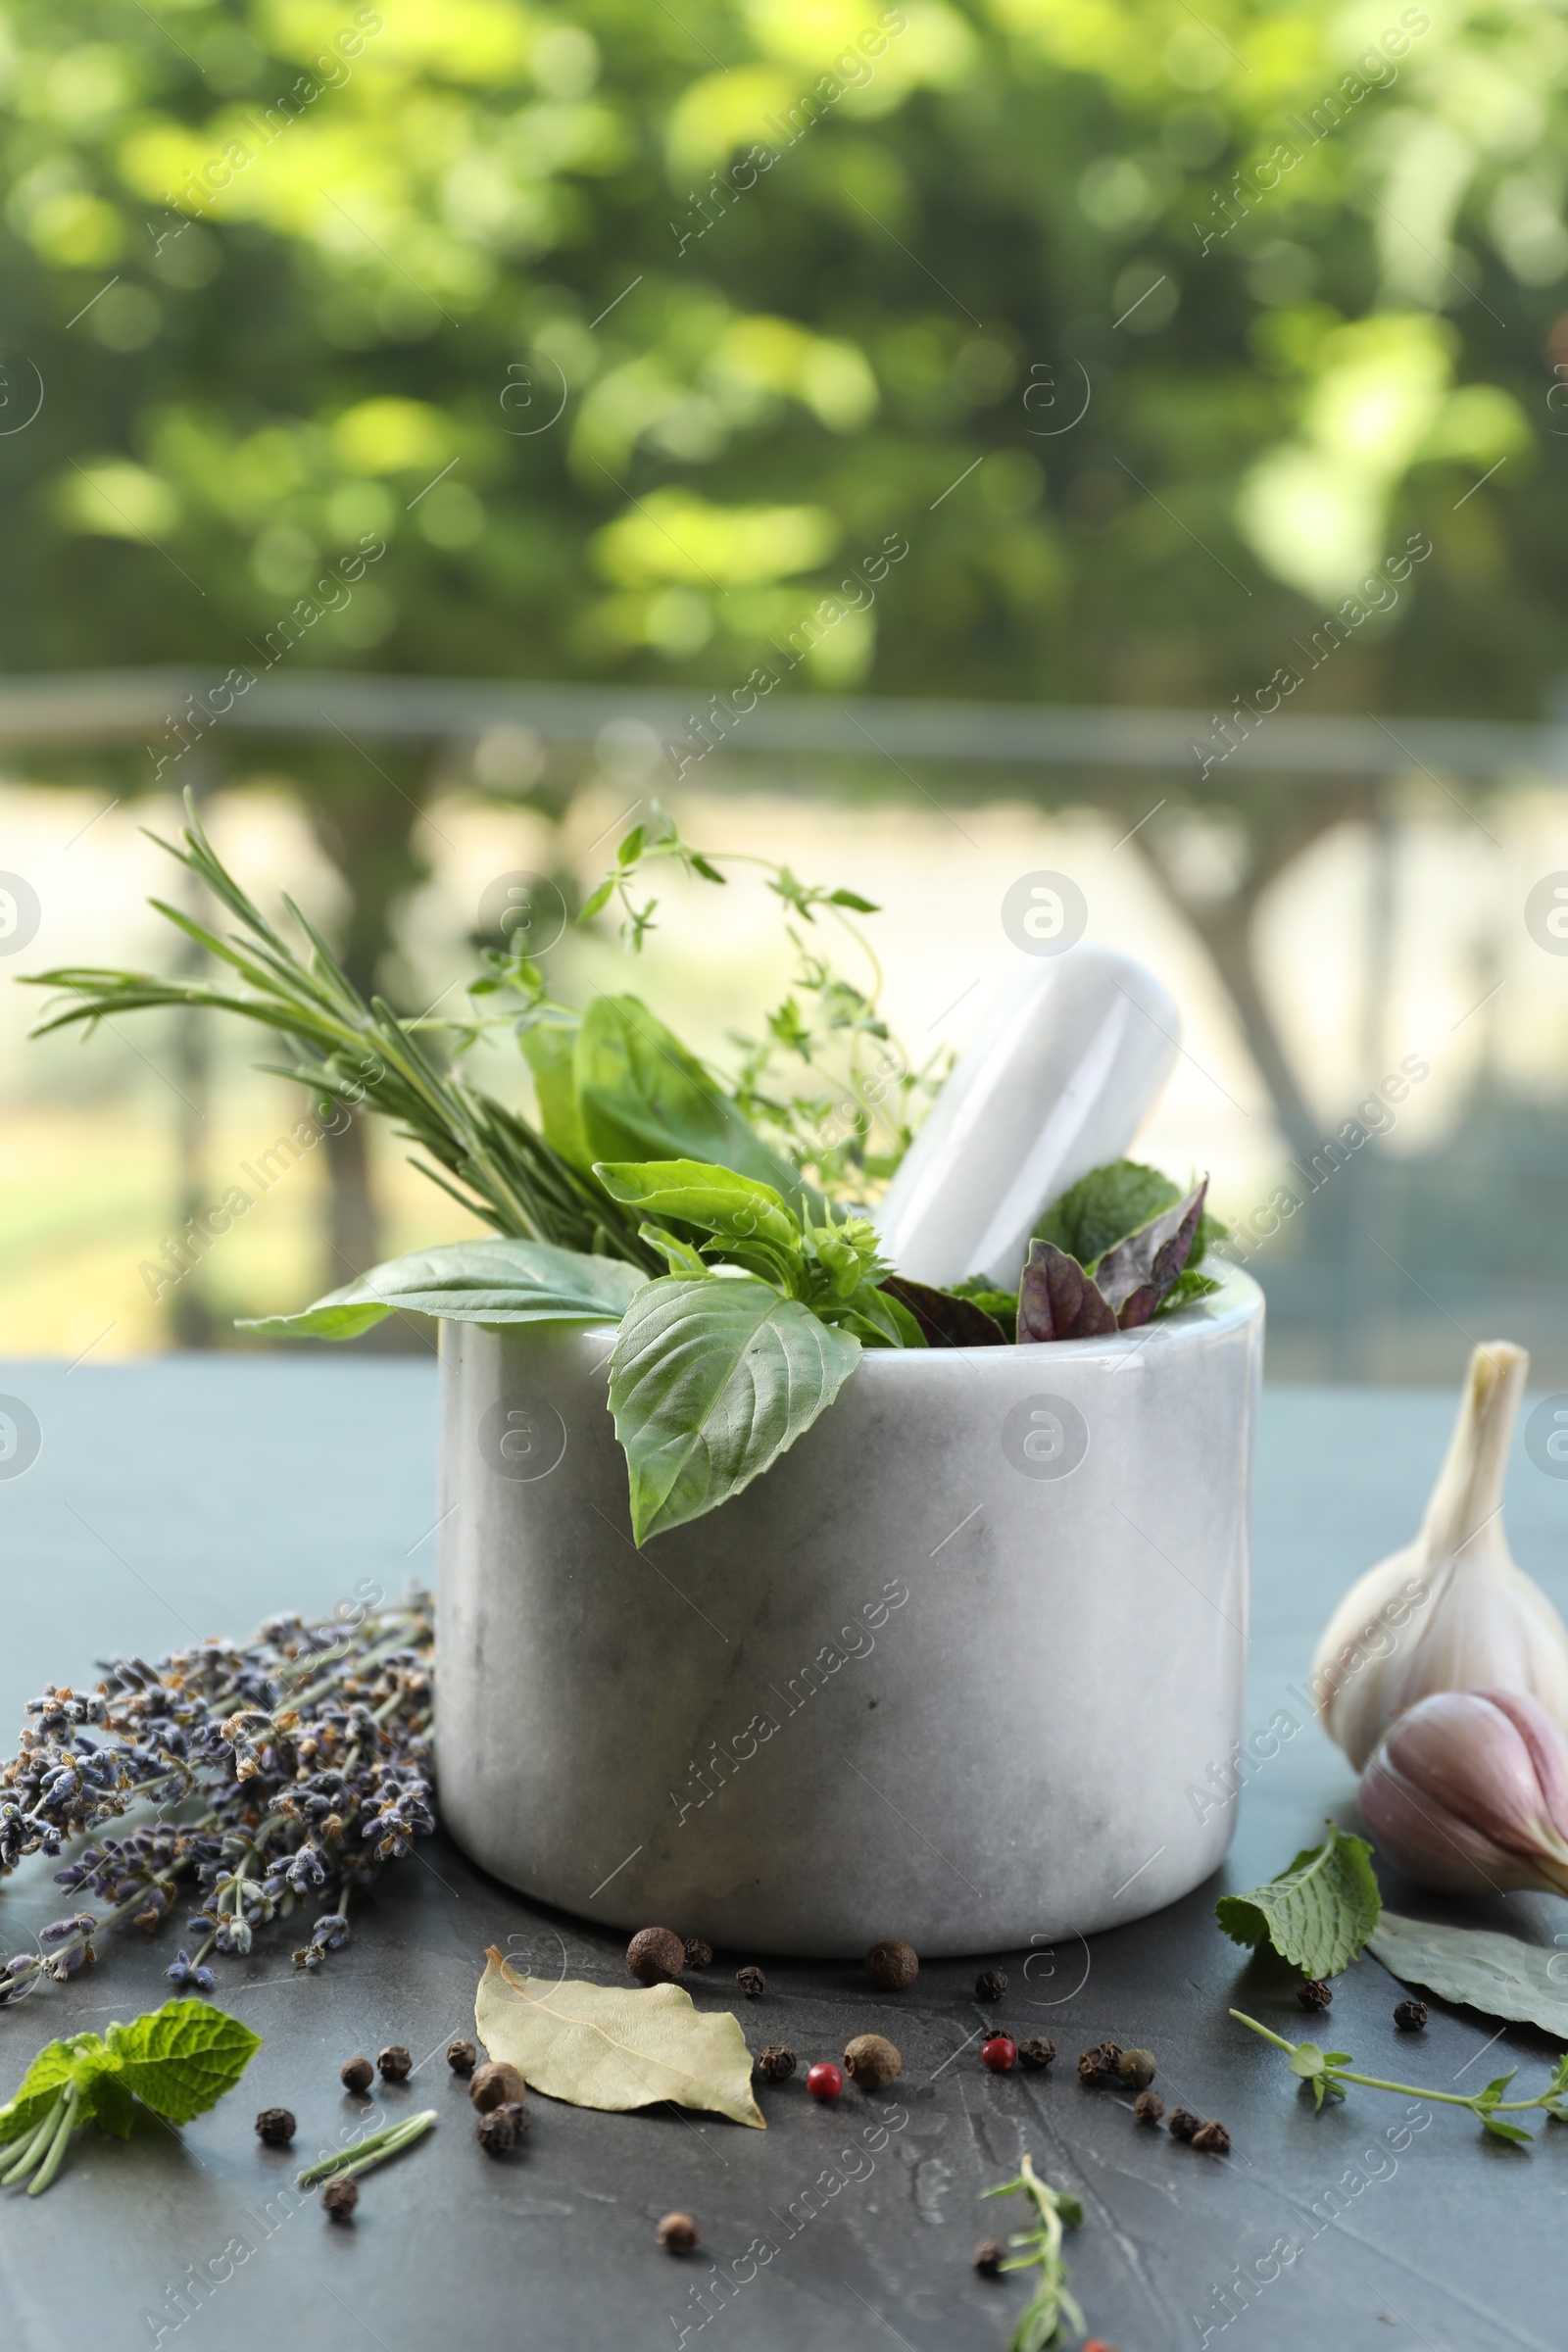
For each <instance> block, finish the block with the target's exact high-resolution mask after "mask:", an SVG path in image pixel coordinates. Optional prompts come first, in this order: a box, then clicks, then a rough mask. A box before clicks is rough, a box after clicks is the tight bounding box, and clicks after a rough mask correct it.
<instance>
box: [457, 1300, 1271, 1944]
mask: <svg viewBox="0 0 1568 2352" xmlns="http://www.w3.org/2000/svg"><path fill="white" fill-rule="evenodd" d="M1262 1330H1263V1301H1262V1296H1261V1294H1260V1292H1259V1291H1258V1289H1257V1287H1256V1285H1255V1284H1254V1283H1252V1282H1251V1281H1250V1279H1249V1278H1248V1277H1247V1276H1246V1275H1243V1274H1240V1273H1237V1272H1234V1271H1229V1272H1227V1273H1226V1274H1225V1277H1224V1282H1223V1288H1222V1290H1221V1291H1220V1292H1219V1294H1217V1295H1216V1296H1215V1297H1213V1298H1212V1299H1207V1300H1204V1301H1203V1302H1202V1303H1201V1304H1200V1305H1198V1306H1195V1307H1190V1308H1187V1309H1186V1310H1184V1311H1183V1312H1182V1313H1181V1314H1179V1315H1175V1316H1172V1317H1171V1318H1170V1319H1169V1320H1168V1321H1166V1322H1163V1323H1158V1324H1155V1325H1153V1326H1152V1328H1150V1329H1149V1330H1147V1331H1143V1332H1132V1333H1127V1334H1125V1335H1121V1334H1118V1335H1116V1336H1114V1337H1112V1338H1109V1339H1104V1340H1079V1341H1072V1342H1066V1343H1062V1344H1059V1345H1055V1346H1049V1347H1030V1348H964V1349H954V1350H932V1351H930V1352H926V1351H924V1350H913V1349H911V1350H909V1351H908V1352H907V1353H906V1352H895V1351H892V1350H887V1351H881V1350H877V1351H868V1352H867V1353H866V1354H865V1355H864V1357H863V1358H862V1360H861V1362H860V1365H859V1367H858V1370H857V1371H856V1372H855V1373H854V1374H853V1376H852V1377H851V1379H850V1380H849V1381H848V1382H847V1383H846V1385H845V1387H844V1389H843V1390H842V1391H841V1393H840V1395H839V1397H838V1398H837V1400H836V1402H835V1403H834V1404H833V1405H832V1407H831V1408H830V1410H829V1411H828V1412H827V1413H826V1414H824V1416H823V1417H822V1419H821V1420H820V1421H819V1422H818V1423H817V1424H816V1426H815V1428H813V1429H811V1430H810V1431H809V1432H808V1434H807V1435H806V1436H805V1437H804V1438H803V1439H801V1440H800V1442H799V1443H798V1444H797V1445H796V1446H795V1447H794V1448H793V1450H792V1451H791V1452H789V1453H787V1454H786V1455H784V1457H783V1458H782V1459H781V1460H780V1461H779V1462H778V1463H777V1464H775V1466H774V1468H773V1469H772V1470H770V1471H769V1472H768V1474H767V1475H766V1477H764V1478H761V1479H760V1480H758V1481H757V1483H756V1484H755V1485H753V1486H752V1487H751V1488H749V1489H748V1490H747V1492H746V1493H745V1494H744V1495H739V1496H738V1497H736V1498H735V1499H734V1500H733V1501H731V1502H728V1503H726V1504H725V1505H724V1506H723V1507H722V1509H720V1510H718V1511H716V1512H713V1513H712V1514H711V1515H710V1516H709V1517H708V1518H706V1519H701V1520H699V1521H697V1522H696V1523H695V1524H694V1525H692V1526H688V1527H682V1528H678V1529H676V1530H675V1531H674V1532H673V1533H671V1534H668V1535H664V1536H660V1537H656V1538H655V1539H653V1540H652V1541H651V1542H650V1544H648V1546H647V1548H646V1550H645V1551H643V1552H639V1551H638V1550H637V1549H636V1548H635V1547H634V1545H633V1544H632V1541H631V1534H630V1523H629V1519H628V1515H627V1507H626V1467H625V1461H624V1457H623V1456H622V1454H621V1451H620V1448H619V1447H618V1446H617V1445H616V1443H615V1439H614V1433H613V1425H612V1422H611V1418H610V1413H609V1409H608V1405H607V1403H606V1390H607V1384H608V1361H609V1356H610V1351H611V1348H612V1346H613V1331H611V1330H610V1329H609V1328H608V1327H606V1328H599V1327H596V1328H594V1329H591V1330H585V1329H583V1328H582V1327H580V1326H579V1327H575V1328H571V1329H567V1328H564V1327H554V1328H551V1327H544V1328H537V1329H529V1328H517V1327H513V1328H511V1329H502V1330H491V1329H484V1328H481V1327H479V1326H477V1325H472V1324H450V1323H449V1324H447V1325H445V1326H444V1327H443V1330H442V1335H441V1358H442V1375H441V1378H442V1399H443V1402H442V1413H443V1420H442V1464H443V1481H444V1494H443V1497H442V1502H443V1508H444V1509H445V1510H446V1511H447V1512H448V1513H449V1516H448V1517H447V1518H446V1519H445V1521H444V1523H443V1527H442V1536H441V1569H440V1586H439V1597H438V1640H439V1661H440V1705H439V1708H438V1711H437V1714H438V1725H439V1734H438V1759H437V1760H438V1767H439V1774H440V1796H441V1809H442V1814H443V1818H444V1820H445V1823H446V1826H447V1828H448V1829H449V1830H450V1831H451V1833H452V1834H453V1836H454V1837H455V1838H457V1839H458V1841H459V1843H460V1844H461V1845H462V1846H463V1847H464V1848H465V1850H466V1852H467V1853H468V1854H470V1855H471V1856H472V1857H473V1859H474V1860H475V1861H477V1862H479V1863H480V1864H482V1865H483V1866H484V1868H486V1869H487V1870H490V1871H493V1872H494V1873H495V1875H496V1876H497V1877H498V1878H500V1879H503V1880H505V1881H506V1882H507V1883H508V1884H509V1885H511V1886H514V1887H520V1888H521V1889H522V1890H523V1891H524V1892H526V1893H528V1894H531V1895H534V1896H536V1897H538V1898H540V1899H541V1900H543V1901H546V1902H549V1903H553V1904H557V1905H559V1906H561V1907H562V1908H563V1909H564V1910H566V1911H571V1912H576V1913H579V1914H581V1915H583V1916H585V1917H587V1918H590V1919H593V1920H596V1921H598V1922H600V1923H602V1924H604V1925H605V1926H610V1927H615V1928H624V1929H627V1930H632V1929H636V1928H640V1927H645V1926H647V1925H649V1924H650V1923H655V1922H657V1923H659V1924H661V1925H663V1926H668V1927H673V1928H675V1929H677V1930H678V1931H679V1932H680V1933H681V1934H682V1935H687V1936H695V1935H700V1936H707V1937H708V1938H709V1940H710V1941H711V1942H713V1943H715V1944H722V1945H725V1946H729V1947H732V1948H742V1949H744V1950H746V1951H747V1952H750V1953H755V1954H765V1953H768V1952H788V1953H800V1954H809V1955H815V1956H818V1957H822V1958H830V1957H852V1956H858V1954H860V1953H861V1952H863V1951H864V1950H865V1949H866V1947H867V1946H868V1945H869V1944H871V1943H873V1942H875V1941H877V1940H878V1939H879V1938H880V1937H883V1936H904V1937H905V1938H907V1940H908V1941H909V1942H911V1943H912V1944H913V1945H914V1946H915V1948H916V1950H917V1951H920V1952H922V1953H925V1954H929V1955H930V1956H932V1957H936V1956H938V1955H940V1954H944V1953H976V1952H989V1951H996V1950H1000V1949H1006V1948H1017V1947H1019V1946H1022V1945H1025V1944H1028V1943H1029V1942H1030V1941H1031V1940H1032V1939H1033V1940H1036V1941H1037V1942H1039V1943H1042V1944H1046V1943H1050V1942H1052V1941H1053V1940H1054V1939H1056V1938H1059V1937H1062V1936H1071V1935H1073V1934H1075V1933H1076V1934H1080V1935H1087V1934H1090V1933H1092V1932H1093V1931H1094V1930H1096V1929H1099V1928H1105V1927H1110V1926H1119V1925H1121V1924H1123V1923H1125V1922H1127V1921H1130V1920H1134V1919H1138V1918H1140V1917H1142V1916H1143V1915H1144V1914H1146V1913H1147V1912H1150V1911H1153V1910H1156V1909H1158V1908H1159V1906H1160V1905H1162V1904H1164V1903H1168V1902H1171V1901H1173V1900H1174V1899H1175V1898H1176V1897H1177V1896H1178V1895H1181V1894H1184V1893H1186V1892H1187V1890H1188V1889H1189V1888H1190V1887H1195V1886H1197V1885H1198V1884H1199V1883H1200V1882H1201V1880H1202V1879H1203V1878H1205V1877H1206V1876H1207V1875H1208V1873H1209V1872H1210V1871H1212V1870H1213V1869H1214V1868H1215V1866H1216V1865H1217V1863H1218V1862H1219V1860H1220V1858H1221V1856H1222V1855H1223V1853H1224V1851H1225V1847H1226V1845H1227V1843H1228V1842H1229V1838H1230V1835H1231V1829H1232V1826H1233V1818H1232V1817H1233V1810H1234V1809H1233V1808H1231V1807H1222V1808H1219V1809H1217V1810H1216V1809H1215V1808H1214V1807H1213V1806H1212V1804H1209V1805H1208V1806H1207V1807H1206V1808H1205V1807H1204V1806H1203V1805H1202V1803H1201V1801H1199V1800H1197V1799H1195V1798H1194V1796H1192V1795H1191V1794H1190V1793H1189V1791H1190V1790H1191V1789H1193V1788H1195V1787H1196V1786H1198V1785H1200V1784H1201V1783H1203V1782H1204V1781H1206V1780H1207V1778H1208V1776H1209V1773H1210V1770H1211V1768H1212V1767H1213V1766H1214V1765H1215V1764H1216V1763H1220V1762H1222V1761H1223V1760H1224V1759H1225V1758H1226V1757H1227V1755H1228V1754H1229V1751H1230V1748H1231V1745H1232V1742H1233V1741H1234V1740H1236V1739H1237V1738H1238V1737H1239V1734H1240V1730H1241V1704H1242V1679H1243V1666H1244V1659H1245V1649H1246V1627H1247V1571H1248V1516H1249V1489H1250V1475H1251V1457H1252V1437H1253V1424H1254V1420H1255V1413H1256V1399H1257V1389H1258V1379H1259V1371H1260V1364H1261V1355H1262ZM1205 1812H1206V1818H1204V1815H1205ZM1063 1989H1065V1985H1064V1987H1063Z"/></svg>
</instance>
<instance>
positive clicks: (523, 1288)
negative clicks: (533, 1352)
mask: <svg viewBox="0 0 1568 2352" xmlns="http://www.w3.org/2000/svg"><path fill="white" fill-rule="evenodd" d="M647 1280H648V1277H647V1275H646V1274H644V1273H642V1272H641V1270H640V1269H639V1268H638V1267H636V1266H629V1265H627V1264H625V1262H624V1261H623V1260H622V1259H620V1258H618V1257H588V1256H586V1255H584V1253H583V1252H582V1251H581V1250H558V1249H556V1248H555V1247H554V1245H553V1244H551V1243H549V1242H523V1241H512V1240H508V1239H506V1238H505V1237H503V1236H502V1235H500V1234H497V1235H496V1236H494V1238H485V1239H481V1240H478V1241H472V1242H443V1243H440V1244H439V1245H438V1246H437V1247H436V1248H435V1249H433V1250H414V1251H412V1252H411V1254H410V1255H409V1256H407V1257H395V1258H393V1259H391V1260H390V1262H389V1263H388V1264H386V1265H384V1266H372V1267H371V1269H370V1271H369V1273H368V1274H362V1275H361V1276H360V1278H359V1280H358V1281H357V1282H350V1283H346V1284H345V1285H344V1287H343V1289H342V1290H340V1291H330V1292H328V1294H327V1296H326V1297H325V1298H324V1299H318V1300H317V1302H316V1304H315V1305H314V1306H308V1307H306V1308H305V1310H304V1311H303V1313H301V1314H297V1315H263V1316H259V1317H257V1318H256V1319H255V1320H253V1321H250V1322H244V1323H241V1324H240V1325H239V1326H238V1328H239V1329H240V1330H241V1331H260V1332H265V1333H267V1334H268V1336H269V1337H270V1338H273V1339H319V1340H352V1339H355V1338H357V1337H358V1335H359V1334H360V1333H361V1332H362V1331H368V1330H369V1328H370V1326H371V1324H372V1323H379V1322H380V1321H381V1319H382V1317H383V1316H384V1315H390V1314H391V1313H392V1312H393V1311H394V1309H395V1308H399V1307H401V1308H402V1309H403V1311H404V1312H405V1313H406V1314H415V1315H443V1316H445V1317H446V1318H447V1320H448V1321H449V1322H453V1323H618V1322H619V1320H620V1318H621V1315H622V1313H623V1311H624V1309H625V1307H626V1303H627V1301H628V1300H629V1299H631V1298H632V1297H633V1296H634V1294H635V1293H636V1292H637V1291H639V1290H641V1289H642V1287H643V1285H644V1284H645V1283H646V1282H647Z"/></svg>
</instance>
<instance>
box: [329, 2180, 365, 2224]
mask: <svg viewBox="0 0 1568 2352" xmlns="http://www.w3.org/2000/svg"><path fill="white" fill-rule="evenodd" d="M359 2201H360V2184H359V2182H358V2181H357V2180H329V2181H328V2182H327V2184H326V2186H325V2187H324V2188H323V2189H322V2191H321V2203H322V2205H323V2206H324V2207H325V2208H326V2211H327V2213H328V2214H329V2215H330V2217H331V2219H332V2220H333V2221H334V2222H351V2221H352V2220H353V2219H354V2208H355V2206H356V2205H357V2204H358V2203H359Z"/></svg>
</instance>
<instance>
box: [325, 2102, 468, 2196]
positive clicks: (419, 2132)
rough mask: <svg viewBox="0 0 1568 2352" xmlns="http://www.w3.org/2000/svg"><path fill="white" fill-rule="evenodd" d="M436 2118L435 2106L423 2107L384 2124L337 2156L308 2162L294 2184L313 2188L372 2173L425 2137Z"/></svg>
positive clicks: (340, 2151)
mask: <svg viewBox="0 0 1568 2352" xmlns="http://www.w3.org/2000/svg"><path fill="white" fill-rule="evenodd" d="M435 2120H436V2111H435V2109H434V2108H433V2107H424V2108H421V2109H420V2111H419V2113H418V2114H417V2115H406V2116H404V2117H402V2118H401V2120H400V2121H399V2122H397V2123H395V2124H384V2125H383V2126H382V2128H381V2130H380V2131H372V2132H370V2134H369V2135H368V2138H365V2139H361V2140H356V2141H355V2142H354V2144H353V2145H352V2146H351V2147H347V2148H342V2149H340V2150H339V2151H338V2152H337V2154H336V2155H333V2156H323V2157H322V2158H321V2160H320V2162H319V2164H308V2165H307V2166H306V2167H305V2170H304V2172H302V2173H296V2174H295V2176H294V2185H295V2187H296V2188H314V2187H315V2185H316V2183H317V2181H318V2180H355V2179H357V2178H358V2176H359V2175H360V2174H361V2173H373V2172H374V2170H375V2168H376V2166H377V2165H378V2164H385V2163H386V2161H387V2159H388V2157H391V2156H401V2155H402V2153H403V2151H404V2149H405V2148H408V2147H412V2146H413V2144H414V2142H415V2141H416V2140H417V2139H422V2138H423V2137H424V2134H425V2133H426V2131H429V2129H430V2126H431V2125H432V2124H433V2123H434V2122H435Z"/></svg>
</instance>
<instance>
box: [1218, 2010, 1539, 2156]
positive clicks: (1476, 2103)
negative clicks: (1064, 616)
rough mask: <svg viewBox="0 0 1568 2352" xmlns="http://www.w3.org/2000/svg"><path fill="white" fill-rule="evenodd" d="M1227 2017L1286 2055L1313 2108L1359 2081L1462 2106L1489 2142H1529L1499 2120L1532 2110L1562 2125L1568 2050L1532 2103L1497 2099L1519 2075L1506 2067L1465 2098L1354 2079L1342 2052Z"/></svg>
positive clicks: (1243, 2017) (1242, 2016)
mask: <svg viewBox="0 0 1568 2352" xmlns="http://www.w3.org/2000/svg"><path fill="white" fill-rule="evenodd" d="M1231 2015H1232V2017H1234V2018H1235V2019H1236V2021H1237V2023H1238V2025H1243V2026H1248V2027H1250V2029H1251V2031H1252V2032H1253V2033H1254V2034H1261V2035H1262V2036H1263V2039H1264V2040H1265V2041H1271V2042H1273V2044H1274V2046H1275V2048H1276V2049H1279V2050H1288V2051H1289V2052H1290V2056H1291V2072H1292V2074H1293V2075H1299V2077H1300V2078H1301V2080H1302V2082H1310V2083H1311V2085H1312V2099H1313V2103H1314V2105H1315V2106H1317V2107H1319V2108H1321V2106H1322V2104H1323V2102H1324V2100H1325V2099H1343V2098H1344V2096H1345V2085H1346V2083H1347V2082H1359V2083H1360V2084H1361V2085H1362V2087H1363V2089H1366V2090H1389V2091H1393V2092H1394V2094H1395V2096H1396V2097H1397V2098H1403V2099H1431V2100H1434V2101H1435V2102H1436V2103H1437V2104H1439V2105H1441V2106H1444V2107H1468V2108H1469V2110H1470V2113H1471V2114H1472V2115H1473V2116H1474V2117H1475V2118H1476V2119H1477V2121H1478V2122H1479V2123H1480V2124H1481V2125H1482V2127H1483V2129H1484V2130H1486V2131H1490V2132H1491V2133H1492V2135H1493V2137H1494V2138H1495V2139H1511V2140H1516V2141H1517V2140H1524V2141H1526V2142H1527V2143H1529V2142H1532V2141H1533V2140H1534V2137H1535V2134H1534V2133H1533V2132H1531V2131H1521V2130H1520V2128H1519V2126H1518V2125H1517V2124H1505V2123H1502V2122H1501V2121H1499V2118H1500V2117H1502V2116H1504V2115H1520V2114H1526V2113H1528V2112H1529V2110H1530V2109H1532V2108H1535V2107H1539V2108H1542V2109H1543V2110H1544V2112H1545V2114H1546V2115H1548V2116H1551V2117H1554V2118H1555V2119H1556V2120H1557V2121H1558V2122H1559V2123H1568V2050H1564V2052H1563V2054H1562V2056H1561V2057H1560V2058H1559V2059H1558V2061H1557V2063H1556V2065H1555V2067H1554V2068H1553V2069H1552V2074H1551V2080H1550V2082H1548V2083H1547V2084H1546V2087H1545V2089H1544V2090H1543V2091H1540V2092H1538V2093H1537V2095H1536V2097H1535V2098H1533V2099H1505V2098H1504V2097H1503V2095H1502V2094H1503V2092H1504V2091H1505V2090H1506V2089H1507V2087H1508V2085H1509V2083H1510V2082H1512V2081H1513V2079H1514V2076H1515V2075H1516V2074H1517V2073H1518V2072H1519V2069H1518V2068H1517V2067H1516V2066H1513V2067H1510V2068H1509V2069H1508V2072H1507V2073H1506V2074H1505V2075H1498V2076H1497V2077H1496V2078H1495V2081H1493V2082H1489V2083H1488V2084H1487V2086H1486V2088H1485V2090H1477V2091H1473V2092H1471V2093H1470V2094H1469V2096H1468V2097H1467V2096H1465V2094H1464V2093H1462V2092H1460V2091H1457V2090H1424V2089H1423V2088H1422V2087H1421V2085H1420V2084H1419V2083H1417V2082H1385V2081H1384V2079H1383V2077H1382V2076H1381V2075H1362V2074H1357V2073H1356V2072H1355V2071H1354V2063H1355V2062H1354V2060H1353V2059H1352V2058H1351V2056H1350V2053H1349V2051H1348V2050H1320V2049H1319V2048H1318V2046H1317V2044H1316V2042H1315V2041H1287V2040H1286V2039H1285V2037H1284V2035H1283V2034H1271V2033H1270V2032H1269V2029H1268V2027H1267V2026H1260V2025H1259V2024H1258V2022H1257V2020H1256V2018H1255V2017H1249V2016H1248V2015H1247V2013H1246V2011H1245V2010H1242V2009H1233V2010H1232V2011H1231Z"/></svg>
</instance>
